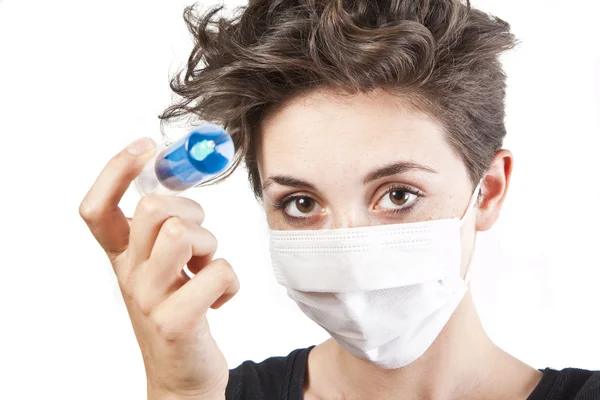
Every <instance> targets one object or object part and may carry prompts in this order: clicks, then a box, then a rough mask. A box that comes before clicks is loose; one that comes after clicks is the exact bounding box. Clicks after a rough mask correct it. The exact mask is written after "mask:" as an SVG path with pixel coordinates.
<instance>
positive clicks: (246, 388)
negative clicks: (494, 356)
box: [226, 346, 600, 400]
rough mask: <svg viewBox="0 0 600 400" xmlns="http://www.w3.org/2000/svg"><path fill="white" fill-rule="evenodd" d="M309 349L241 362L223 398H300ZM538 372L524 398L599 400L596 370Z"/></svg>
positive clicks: (278, 399)
mask: <svg viewBox="0 0 600 400" xmlns="http://www.w3.org/2000/svg"><path fill="white" fill-rule="evenodd" d="M313 347H314V346H313ZM311 349H312V347H309V348H306V349H298V350H294V351H292V352H291V353H290V354H289V355H288V356H287V357H272V358H269V359H267V360H265V361H263V362H261V363H255V362H252V361H246V362H244V363H242V364H241V365H240V366H239V367H237V368H235V369H233V370H231V371H229V383H228V384H227V391H226V399H227V400H302V393H303V386H304V373H305V371H306V361H307V359H308V353H309V351H310V350H311ZM542 372H543V373H544V374H543V376H542V380H541V381H540V383H539V384H538V385H537V387H536V388H535V390H534V391H533V393H531V395H530V396H529V397H528V399H527V400H600V371H596V372H594V371H586V370H582V369H575V368H567V369H563V370H562V371H557V370H554V369H550V368H546V369H545V370H543V371H542Z"/></svg>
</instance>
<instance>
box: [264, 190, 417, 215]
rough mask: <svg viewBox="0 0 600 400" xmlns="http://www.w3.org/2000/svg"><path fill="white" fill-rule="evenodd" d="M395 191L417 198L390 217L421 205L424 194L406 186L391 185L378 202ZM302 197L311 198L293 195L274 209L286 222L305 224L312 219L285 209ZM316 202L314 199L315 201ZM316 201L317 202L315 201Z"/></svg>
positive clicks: (275, 204) (282, 200)
mask: <svg viewBox="0 0 600 400" xmlns="http://www.w3.org/2000/svg"><path fill="white" fill-rule="evenodd" d="M394 191H402V192H406V193H410V194H413V195H415V196H417V198H416V199H415V200H414V201H413V202H412V204H411V205H410V206H408V207H403V208H396V209H393V210H387V211H386V214H390V215H400V214H405V213H407V212H409V211H411V210H412V209H413V208H414V207H415V206H416V205H417V203H419V200H420V199H421V198H422V197H423V192H421V191H420V190H418V189H414V188H412V187H409V186H404V185H391V186H390V187H389V188H388V190H387V191H386V192H385V193H384V194H383V196H381V197H380V198H379V200H378V202H379V201H381V199H383V197H384V196H386V195H389V194H390V193H391V192H394ZM302 197H308V198H311V199H312V197H310V196H307V195H302V194H295V195H291V196H285V197H283V198H281V199H279V200H277V201H276V202H275V203H274V204H273V208H274V209H275V210H278V211H282V214H283V217H284V218H285V219H286V221H287V222H288V223H292V224H293V223H299V222H305V221H306V220H307V219H309V218H310V217H293V216H291V215H289V214H287V213H286V212H285V209H286V208H287V206H288V205H289V204H290V203H291V202H292V201H295V200H297V199H299V198H302ZM313 200H314V199H313ZM314 201H316V200H314Z"/></svg>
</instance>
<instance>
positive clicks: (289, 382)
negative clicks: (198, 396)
mask: <svg viewBox="0 0 600 400" xmlns="http://www.w3.org/2000/svg"><path fill="white" fill-rule="evenodd" d="M311 349H312V347H309V348H306V349H297V350H294V351H292V352H291V353H290V354H288V355H287V356H284V357H271V358H267V359H266V360H264V361H261V362H259V363H256V362H254V361H245V362H243V363H242V364H240V365H239V366H238V367H237V368H234V369H232V370H230V371H229V382H228V384H227V391H226V398H227V400H234V399H235V400H237V399H255V400H270V399H290V400H293V399H294V398H296V397H297V398H301V393H302V387H303V383H304V372H305V370H306V360H307V358H308V353H309V351H310V350H311ZM298 392H299V396H300V397H298V396H296V394H297V393H298Z"/></svg>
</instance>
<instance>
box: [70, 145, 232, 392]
mask: <svg viewBox="0 0 600 400" xmlns="http://www.w3.org/2000/svg"><path fill="white" fill-rule="evenodd" d="M154 152H155V146H154V142H152V141H151V140H150V139H147V138H146V139H141V140H140V141H136V142H134V143H133V144H132V145H130V146H129V148H128V149H126V150H123V151H121V152H120V153H119V154H117V155H116V156H115V157H113V158H112V159H111V160H110V162H109V163H108V164H107V165H106V167H105V168H104V170H103V171H102V172H101V174H100V175H99V176H98V178H97V180H96V182H95V183H94V184H93V186H92V187H91V189H90V190H89V192H88V193H87V195H86V197H85V199H84V200H83V201H82V203H81V206H80V209H79V212H80V214H81V217H82V218H83V219H84V220H85V222H86V223H87V225H88V226H89V228H90V230H91V232H92V234H93V235H94V237H95V238H96V240H97V241H98V243H100V245H101V246H102V248H103V249H104V251H105V252H106V254H107V255H108V257H109V259H110V261H111V264H112V266H113V269H114V271H115V274H116V276H117V279H118V281H119V287H120V289H121V293H122V295H123V298H124V300H125V304H126V306H127V310H128V312H129V317H130V319H131V323H132V325H133V329H134V332H135V335H136V338H137V340H138V343H139V345H140V349H141V351H142V356H143V359H144V365H145V368H146V376H147V379H148V395H149V398H161V399H163V398H165V399H166V398H173V399H174V398H186V399H195V398H202V399H211V398H221V399H223V398H224V393H225V387H226V385H227V381H228V377H229V371H228V367H227V363H226V361H225V358H224V357H223V354H222V353H221V351H220V350H219V348H218V347H217V344H216V343H215V341H214V340H213V338H212V336H211V334H210V331H209V327H208V322H207V320H206V312H207V310H208V308H209V307H211V308H215V309H216V308H219V307H220V306H221V305H223V304H224V303H226V302H227V301H228V300H229V299H231V298H232V297H233V296H234V295H235V294H236V293H237V291H238V289H239V282H238V280H237V277H236V275H235V273H234V272H233V269H232V268H231V266H230V265H229V264H228V263H227V261H225V260H222V259H217V260H213V259H212V258H213V255H214V253H215V251H216V249H217V240H216V239H215V237H214V236H213V235H212V234H211V233H210V232H209V231H208V230H206V229H204V228H203V227H202V226H201V224H202V221H203V219H204V212H203V210H202V208H201V207H200V205H199V204H198V203H196V202H194V201H192V200H190V199H186V198H183V197H175V196H157V195H147V196H144V197H143V198H142V199H141V200H140V202H139V204H138V206H137V208H136V210H135V213H134V216H133V218H132V219H128V218H126V217H125V215H123V212H122V211H121V210H120V209H119V201H120V199H121V197H122V196H123V194H124V193H125V191H126V190H127V188H128V187H129V185H130V183H131V181H132V180H133V179H134V178H135V177H136V176H137V175H138V174H139V173H140V171H141V170H142V168H143V166H144V164H145V163H146V162H147V161H148V160H149V159H151V158H152V156H153V154H154ZM186 263H187V265H188V268H189V269H190V271H192V272H194V273H195V274H196V276H195V277H194V278H192V279H190V278H188V276H187V275H186V274H185V273H184V272H183V270H182V268H183V266H184V265H185V264H186Z"/></svg>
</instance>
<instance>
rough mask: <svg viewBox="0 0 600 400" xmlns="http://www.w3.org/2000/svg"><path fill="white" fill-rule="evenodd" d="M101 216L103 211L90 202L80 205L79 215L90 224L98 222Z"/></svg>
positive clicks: (83, 202)
mask: <svg viewBox="0 0 600 400" xmlns="http://www.w3.org/2000/svg"><path fill="white" fill-rule="evenodd" d="M100 214H101V210H100V209H99V208H98V207H97V206H95V205H93V204H91V203H90V202H89V201H88V200H83V201H82V202H81V204H80V205H79V215H80V216H81V218H83V220H84V221H85V222H86V223H88V224H91V223H94V222H95V221H97V220H98V219H99V218H100Z"/></svg>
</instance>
